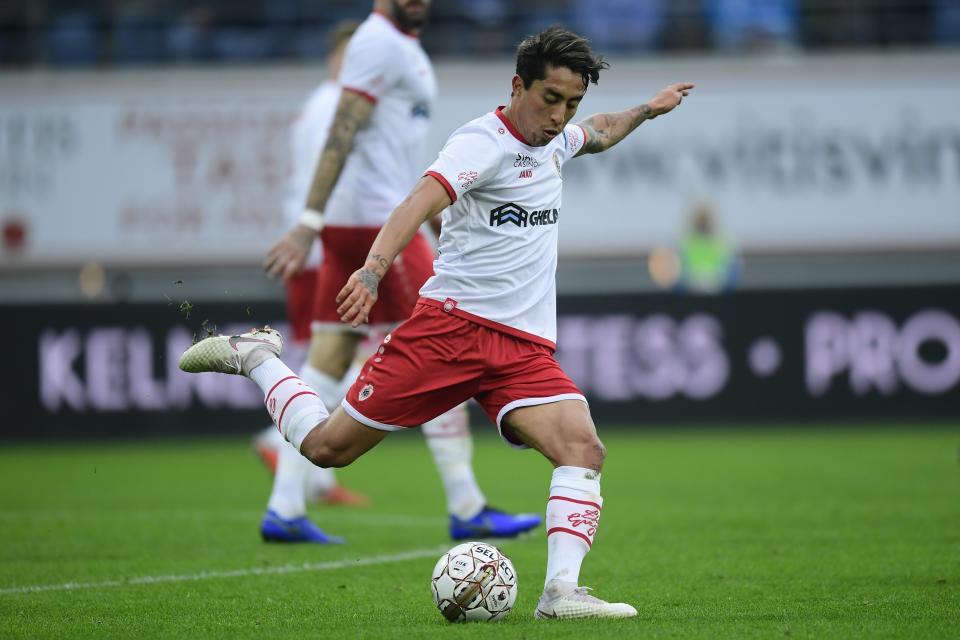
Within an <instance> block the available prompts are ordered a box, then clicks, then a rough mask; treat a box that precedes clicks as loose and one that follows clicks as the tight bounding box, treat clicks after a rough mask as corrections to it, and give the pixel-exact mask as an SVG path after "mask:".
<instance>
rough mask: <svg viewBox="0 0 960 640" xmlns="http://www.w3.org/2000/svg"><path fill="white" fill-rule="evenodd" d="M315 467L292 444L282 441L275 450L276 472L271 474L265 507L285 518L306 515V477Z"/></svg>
mask: <svg viewBox="0 0 960 640" xmlns="http://www.w3.org/2000/svg"><path fill="white" fill-rule="evenodd" d="M316 468H317V467H314V466H313V464H312V463H311V462H310V461H309V460H307V459H306V458H304V457H303V456H302V455H300V452H299V451H297V450H296V449H294V448H293V445H292V444H290V443H288V442H282V443H281V444H280V449H279V450H278V451H277V473H276V474H275V475H274V476H273V490H272V491H271V492H270V500H269V501H267V508H268V509H271V510H273V511H274V512H276V514H277V515H278V516H280V517H281V518H284V519H286V520H289V519H291V518H297V517H299V516H303V515H306V513H307V498H306V479H307V475H308V474H309V473H310V470H311V469H316Z"/></svg>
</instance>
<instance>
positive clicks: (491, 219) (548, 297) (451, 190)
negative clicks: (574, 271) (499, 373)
mask: <svg viewBox="0 0 960 640" xmlns="http://www.w3.org/2000/svg"><path fill="white" fill-rule="evenodd" d="M584 142H585V132H584V130H583V128H582V127H580V126H578V125H567V126H566V127H565V128H564V130H563V133H562V134H561V135H559V136H557V137H556V138H554V139H553V140H551V141H550V143H549V144H546V145H544V146H542V147H532V146H530V145H528V144H527V143H526V142H525V141H524V140H523V138H522V136H521V135H520V134H519V133H518V132H517V131H516V130H515V129H514V128H513V126H512V125H511V124H510V122H509V121H508V120H507V119H506V118H505V117H504V116H503V114H502V113H501V112H500V109H497V110H496V111H494V112H493V113H489V114H487V115H485V116H482V117H480V118H477V119H476V120H473V121H471V122H468V123H467V124H465V125H464V126H462V127H460V128H459V129H457V130H456V131H454V132H453V135H451V136H450V138H449V139H448V140H447V143H446V145H445V146H444V147H443V150H441V152H440V155H439V157H438V158H437V160H436V162H434V163H433V164H432V165H431V166H430V168H429V169H428V170H427V175H431V176H433V177H434V178H436V179H437V180H439V181H440V183H441V184H443V186H444V188H445V189H446V190H447V193H448V194H449V196H450V199H451V200H453V204H452V205H451V206H450V207H448V208H447V209H446V210H445V211H444V212H443V227H442V231H441V233H440V247H439V251H440V255H439V257H438V258H437V260H436V261H435V262H434V265H433V269H434V272H435V275H434V276H433V277H432V278H430V279H429V280H427V282H426V283H425V284H424V285H423V288H422V289H420V294H421V295H422V296H424V297H425V298H430V299H432V300H437V301H440V302H442V303H444V304H443V306H444V310H446V311H449V312H452V313H454V314H457V315H462V316H464V317H467V318H471V316H472V319H474V320H475V321H479V322H481V323H482V324H486V325H488V326H493V327H494V328H497V329H500V330H503V331H506V332H507V333H511V334H513V335H517V336H520V337H523V338H526V339H528V340H532V341H534V342H538V343H541V344H546V345H548V346H550V347H551V348H556V341H557V337H556V335H557V300H556V297H557V293H556V270H557V233H558V222H559V219H560V195H561V187H562V186H563V178H562V170H561V168H562V166H563V164H564V163H565V162H566V161H567V160H569V159H570V158H572V157H573V156H575V155H576V154H577V152H578V151H580V149H581V148H582V147H583V144H584Z"/></svg>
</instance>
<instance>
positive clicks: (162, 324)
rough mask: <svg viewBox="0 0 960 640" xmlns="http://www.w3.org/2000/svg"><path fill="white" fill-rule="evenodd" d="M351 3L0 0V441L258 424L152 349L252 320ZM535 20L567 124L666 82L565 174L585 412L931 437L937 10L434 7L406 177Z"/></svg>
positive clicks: (479, 97) (480, 100) (959, 60)
mask: <svg viewBox="0 0 960 640" xmlns="http://www.w3.org/2000/svg"><path fill="white" fill-rule="evenodd" d="M368 9H369V7H368V6H367V3H366V2H355V1H354V2H346V1H325V2H321V1H315V2H307V1H306V0H273V1H272V2H265V1H264V2H259V1H258V2H253V1H242V0H241V1H236V0H235V1H232V2H222V1H207V2H189V3H188V2H158V1H156V2H154V1H150V0H141V1H135V0H128V1H119V0H115V1H112V2H107V1H104V2H80V1H76V0H49V1H43V0H40V1H30V2H27V1H21V0H8V1H7V2H4V3H3V5H2V7H0V64H2V65H3V70H2V71H0V226H2V246H0V270H2V271H0V306H2V309H3V311H4V312H5V317H6V318H8V319H10V318H12V329H11V333H10V335H12V336H15V339H14V345H13V348H14V353H15V363H16V365H15V366H14V367H12V368H7V369H6V371H5V372H4V382H5V384H4V385H3V394H4V399H5V401H6V402H5V405H6V406H7V407H13V409H12V414H10V413H8V415H7V416H6V417H5V418H4V420H3V421H2V424H3V426H2V427H0V437H4V438H11V437H24V436H28V435H32V436H38V435H40V436H45V435H76V436H87V435H94V434H102V435H121V434H122V435H135V434H149V435H159V434H173V433H203V432H251V431H252V429H254V428H255V427H256V426H259V425H260V422H262V421H263V417H262V416H261V410H260V408H259V406H260V405H259V398H258V397H257V394H256V392H255V390H254V388H253V386H252V385H249V384H248V383H246V381H244V380H242V379H228V378H225V377H216V376H206V375H203V376H185V375H182V374H180V373H179V372H178V371H177V370H176V358H177V356H178V355H179V353H180V351H181V350H182V349H183V348H185V346H187V345H188V344H189V342H190V340H191V339H192V338H193V337H194V336H197V335H203V333H205V332H206V331H207V330H208V329H212V328H213V327H216V329H217V330H218V331H229V330H232V329H233V328H237V327H240V328H243V327H249V326H252V325H253V324H256V323H263V322H270V323H271V324H279V323H282V321H283V305H282V295H283V292H282V289H281V287H280V286H279V285H278V284H277V283H275V282H271V281H269V280H267V279H266V278H265V277H264V276H263V275H262V274H261V272H260V268H259V265H260V262H261V260H262V258H263V256H264V254H265V252H266V250H267V248H268V247H269V246H270V245H271V244H272V242H273V241H274V240H275V239H276V238H278V237H279V235H280V234H281V233H282V232H283V231H284V229H283V224H282V222H281V207H280V204H281V201H282V198H283V190H284V180H285V177H286V175H287V171H288V166H289V159H288V157H287V138H286V136H287V128H288V126H289V124H290V122H291V121H292V120H293V119H294V118H295V117H296V115H297V112H298V109H299V107H300V103H301V101H302V100H303V99H304V98H305V97H306V95H307V93H308V92H309V91H310V90H311V88H312V87H313V86H314V85H315V84H317V83H318V82H320V81H321V80H322V79H323V78H324V76H325V70H324V69H323V67H322V59H323V55H324V37H325V35H326V33H327V32H328V31H329V29H330V28H331V27H332V26H333V25H334V24H335V23H337V22H338V21H340V20H343V19H346V18H363V17H364V15H366V13H367V12H368ZM553 22H563V23H565V24H567V25H568V26H569V27H571V28H573V29H575V30H578V31H581V32H583V33H585V34H586V35H588V36H589V37H591V39H592V40H593V42H594V44H595V47H596V48H597V49H598V50H599V51H601V52H604V53H606V54H607V57H608V59H609V61H610V63H611V69H610V70H609V71H608V72H606V73H605V74H604V75H603V77H602V78H601V81H600V85H599V86H597V87H591V89H590V91H589V93H588V96H587V98H586V99H585V100H584V102H583V105H582V107H581V112H580V115H581V116H586V115H589V114H590V113H593V112H596V111H605V110H619V109H623V108H626V107H629V106H632V105H635V104H637V103H640V102H643V101H645V100H646V99H647V98H648V97H650V96H651V95H652V94H653V92H654V91H656V90H657V89H658V88H659V87H661V86H662V85H664V84H666V83H668V82H675V81H681V80H689V81H692V82H696V83H697V89H696V91H695V94H694V95H693V96H691V98H690V99H689V100H685V101H684V105H683V107H682V109H681V110H680V111H678V112H677V114H675V115H674V116H671V117H670V118H665V119H663V120H657V121H654V122H651V123H647V124H645V125H643V126H642V127H641V129H640V130H639V131H638V133H636V134H634V135H633V136H631V137H630V138H628V139H627V140H626V141H624V142H623V143H622V144H621V145H619V146H618V147H617V148H616V149H614V150H613V151H611V152H610V153H606V154H603V155H601V156H594V157H591V158H589V159H587V160H579V161H577V162H573V163H570V164H569V165H567V167H565V169H564V179H565V182H566V188H565V190H564V203H563V210H562V214H561V217H562V219H563V227H562V231H561V240H560V242H561V263H560V268H559V273H558V286H559V291H560V294H561V299H560V312H561V316H560V335H559V339H560V349H559V353H558V357H559V358H560V359H561V362H562V364H563V365H564V366H565V367H566V368H567V369H568V371H569V372H570V373H571V374H572V376H573V377H574V379H575V380H576V381H577V382H578V384H580V385H581V386H582V387H583V389H584V391H585V392H586V393H587V394H588V395H589V396H590V399H591V404H592V407H593V410H594V414H595V415H596V416H598V418H600V419H602V420H603V421H605V422H607V423H611V424H615V423H618V422H620V423H628V422H629V423H633V424H636V423H637V422H640V423H648V424H661V423H664V422H676V423H689V422H695V423H697V424H703V423H704V422H710V423H717V424H731V423H740V422H744V421H751V422H756V421H764V422H769V423H771V424H774V423H777V424H779V423H783V422H789V420H791V419H805V420H809V419H813V420H838V419H845V420H867V419H870V420H873V419H876V418H882V419H885V420H887V419H898V420H907V421H908V420H909V419H911V418H915V417H918V418H919V417H924V418H931V417H932V418H956V417H957V416H958V415H960V393H958V392H960V84H958V82H957V69H960V49H958V45H960V0H918V1H913V2H907V1H897V0H857V1H854V0H849V1H836V2H825V1H823V0H808V1H803V0H684V1H675V2H665V1H663V0H594V1H591V2H573V1H562V0H537V1H534V2H527V3H515V2H506V1H504V0H481V1H476V0H475V1H472V2H466V1H455V0H447V1H444V0H435V2H434V10H433V19H432V21H431V24H430V26H429V27H428V29H427V31H426V32H425V35H424V37H423V44H424V47H425V48H426V49H427V51H428V52H429V53H430V54H431V55H432V56H433V58H434V62H435V65H436V68H437V74H438V80H439V87H440V98H439V102H438V105H437V109H436V112H435V114H433V125H432V131H431V137H430V143H429V144H428V148H429V153H428V154H427V156H425V157H424V166H426V164H427V163H428V162H429V160H430V157H431V156H433V155H434V154H435V153H436V151H437V150H438V149H439V147H440V145H441V144H442V143H443V141H444V140H445V138H446V136H447V135H448V134H449V133H450V131H452V130H453V129H454V128H455V127H457V126H458V125H459V124H460V123H462V122H463V121H465V120H467V119H470V118H473V117H476V116H478V115H480V114H482V113H484V112H486V111H489V110H491V109H492V108H494V107H496V106H497V105H498V104H503V103H504V102H505V101H506V100H507V98H508V95H509V80H510V77H511V75H512V72H513V67H512V50H513V48H514V47H515V45H516V43H517V42H518V41H519V39H520V38H522V37H523V36H524V35H525V34H527V33H529V32H531V31H533V30H536V29H539V28H541V27H544V26H546V25H549V24H551V23H553ZM8 326H9V324H8ZM28 424H29V425H30V428H26V425H28Z"/></svg>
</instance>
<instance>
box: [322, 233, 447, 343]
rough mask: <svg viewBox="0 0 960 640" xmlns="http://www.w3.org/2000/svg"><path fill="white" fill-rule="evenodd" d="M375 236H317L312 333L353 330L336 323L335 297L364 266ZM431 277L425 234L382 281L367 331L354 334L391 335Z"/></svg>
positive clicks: (361, 234)
mask: <svg viewBox="0 0 960 640" xmlns="http://www.w3.org/2000/svg"><path fill="white" fill-rule="evenodd" d="M379 232H380V229H379V228H376V227H324V228H323V230H322V231H321V232H320V239H321V240H322V242H323V262H322V263H321V264H320V269H319V270H318V271H317V289H316V296H314V306H313V323H312V327H313V329H314V330H316V329H335V330H337V331H349V330H351V329H350V326H349V325H346V324H343V323H342V322H340V315H339V314H338V313H337V306H338V305H337V294H338V293H340V290H341V289H342V288H343V285H345V284H346V283H347V279H348V278H349V277H350V276H351V275H352V274H353V272H354V271H356V270H357V269H359V268H360V267H362V266H363V263H364V262H366V260H367V255H369V253H370V245H372V244H373V241H374V239H375V238H376V237H377V234H378V233H379ZM432 275H433V247H431V246H430V243H429V242H427V239H426V238H424V237H423V234H420V233H418V234H417V235H415V236H414V237H413V240H411V241H410V244H408V245H407V247H406V249H404V250H403V252H402V253H401V254H400V255H399V256H397V259H396V260H394V261H393V266H391V267H390V270H389V271H387V275H385V276H384V277H383V280H381V281H380V287H379V289H378V290H377V294H378V298H377V304H375V305H374V306H373V309H372V310H371V311H370V323H369V327H361V328H360V329H357V331H359V332H361V333H366V332H368V331H369V330H370V329H373V330H389V329H392V328H393V327H394V326H396V325H397V324H399V323H400V322H403V321H404V320H406V319H407V318H409V317H410V314H411V313H413V307H414V305H416V303H417V299H418V298H419V296H420V287H422V286H423V283H424V282H426V281H427V278H429V277H430V276H432Z"/></svg>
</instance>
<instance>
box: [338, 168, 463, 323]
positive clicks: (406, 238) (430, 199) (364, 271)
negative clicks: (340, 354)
mask: <svg viewBox="0 0 960 640" xmlns="http://www.w3.org/2000/svg"><path fill="white" fill-rule="evenodd" d="M448 206H450V196H449V195H447V191H446V189H444V188H443V186H442V185H441V184H440V183H439V182H438V181H437V180H436V179H434V178H431V177H430V176H424V177H423V178H420V181H419V182H418V183H417V184H416V186H414V187H413V191H411V192H410V195H408V196H407V197H406V199H405V200H404V201H403V202H401V203H400V204H399V205H397V208H396V209H394V210H393V213H391V214H390V217H389V218H388V219H387V223H386V224H385V225H383V227H382V228H381V229H380V233H378V234H377V239H376V240H374V241H373V246H371V247H370V254H369V255H368V256H367V261H366V263H364V265H363V267H361V268H360V269H358V270H357V271H355V272H354V273H353V275H351V276H350V278H349V279H348V280H347V284H346V285H344V287H343V289H341V290H340V293H339V294H337V304H339V305H340V306H339V307H338V308H337V313H339V314H340V320H342V321H343V322H346V323H348V324H350V326H352V327H354V328H356V327H359V326H360V325H361V324H363V323H364V322H367V319H368V318H369V317H370V309H372V308H373V304H374V303H375V302H376V301H377V288H378V287H379V286H380V280H382V279H383V276H384V275H385V274H386V273H387V269H389V268H390V265H392V264H393V260H394V258H396V257H397V256H398V255H399V254H400V252H401V251H403V249H404V247H406V246H407V245H408V244H409V243H410V241H411V240H412V239H413V236H414V235H416V233H417V230H418V229H420V225H422V224H423V223H424V222H426V221H427V219H429V218H432V217H433V216H435V215H436V214H438V213H440V212H441V211H443V210H444V209H445V208H447V207H448Z"/></svg>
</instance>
